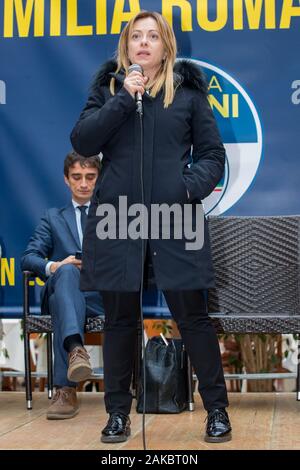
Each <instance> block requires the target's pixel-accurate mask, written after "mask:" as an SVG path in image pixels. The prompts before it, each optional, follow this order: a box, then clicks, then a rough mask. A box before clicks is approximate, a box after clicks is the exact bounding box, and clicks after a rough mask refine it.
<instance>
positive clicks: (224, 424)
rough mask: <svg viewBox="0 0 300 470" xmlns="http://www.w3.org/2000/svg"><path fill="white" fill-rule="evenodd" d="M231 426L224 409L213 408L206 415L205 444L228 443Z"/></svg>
mask: <svg viewBox="0 0 300 470" xmlns="http://www.w3.org/2000/svg"><path fill="white" fill-rule="evenodd" d="M231 438H232V436H231V425H230V421H229V417H228V414H227V411H226V410H225V408H215V409H213V410H210V411H209V412H208V413H207V425H206V435H205V438H204V440H205V441H206V442H226V441H230V440H231Z"/></svg>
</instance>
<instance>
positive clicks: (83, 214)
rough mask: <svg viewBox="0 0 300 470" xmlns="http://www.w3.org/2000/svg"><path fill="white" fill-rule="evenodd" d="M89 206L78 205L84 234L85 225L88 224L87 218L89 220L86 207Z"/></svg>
mask: <svg viewBox="0 0 300 470" xmlns="http://www.w3.org/2000/svg"><path fill="white" fill-rule="evenodd" d="M87 208H88V206H78V209H79V210H80V212H81V214H80V223H81V230H82V235H83V234H84V231H85V226H86V220H87V214H86V209H87Z"/></svg>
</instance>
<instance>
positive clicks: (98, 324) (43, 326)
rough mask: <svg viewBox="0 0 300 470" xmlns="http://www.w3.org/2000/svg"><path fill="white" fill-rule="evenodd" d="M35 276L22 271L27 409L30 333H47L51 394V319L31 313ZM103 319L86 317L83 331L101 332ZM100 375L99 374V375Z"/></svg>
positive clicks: (29, 405) (29, 400) (29, 399)
mask: <svg viewBox="0 0 300 470" xmlns="http://www.w3.org/2000/svg"><path fill="white" fill-rule="evenodd" d="M34 277H35V274H34V273H32V272H30V271H23V328H24V354H25V387H26V403H27V409H28V410H31V409H32V386H31V376H32V374H31V363H30V346H29V339H30V334H31V333H46V334H47V383H48V398H52V394H53V350H52V333H53V327H52V321H51V316H50V315H42V314H38V315H36V314H35V315H33V314H32V313H31V312H30V301H29V281H30V280H31V279H33V278H34ZM103 328H104V319H103V317H102V316H99V317H91V318H87V321H86V325H85V331H86V332H87V333H102V332H103ZM99 377H100V375H99Z"/></svg>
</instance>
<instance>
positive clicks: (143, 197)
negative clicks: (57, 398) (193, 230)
mask: <svg viewBox="0 0 300 470" xmlns="http://www.w3.org/2000/svg"><path fill="white" fill-rule="evenodd" d="M140 104H141V103H140ZM137 114H138V117H139V124H140V143H141V147H140V149H141V153H140V183H141V192H142V207H143V210H144V205H145V204H144V203H145V192H144V129H143V108H142V106H137ZM145 215H146V214H143V217H142V220H144V217H145ZM146 240H147V239H146ZM146 243H147V241H146ZM145 251H146V250H145V241H144V238H143V226H142V256H141V259H142V266H141V268H142V273H141V288H140V322H141V333H142V364H143V374H142V375H143V417H142V435H143V449H144V450H147V446H146V430H145V413H146V360H145V359H146V358H145V335H144V314H143V289H144V270H145V259H144V258H145ZM138 346H139V344H138ZM139 352H140V351H138V353H139ZM139 359H140V358H138V360H139ZM138 370H139V368H138ZM138 381H139V377H138ZM136 389H137V392H139V387H138V386H136ZM137 395H138V394H137ZM138 398H139V397H138V396H137V397H136V399H137V400H138Z"/></svg>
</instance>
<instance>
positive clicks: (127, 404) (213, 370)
mask: <svg viewBox="0 0 300 470" xmlns="http://www.w3.org/2000/svg"><path fill="white" fill-rule="evenodd" d="M163 293H164V296H165V299H166V301H167V304H168V307H169V310H170V312H171V313H172V315H173V318H174V320H175V321H176V323H177V326H178V329H179V331H180V334H181V336H182V339H183V341H184V344H185V347H186V350H187V353H188V355H189V357H190V360H191V363H192V365H193V367H194V370H195V373H196V375H197V378H198V381H199V393H200V395H201V398H202V401H203V405H204V407H205V409H206V410H207V411H209V410H211V409H213V408H223V407H226V406H228V399H227V391H226V385H225V380H224V374H223V368H222V361H221V355H220V348H219V343H218V339H217V335H216V332H215V329H214V327H213V326H212V323H211V320H210V319H209V317H208V315H207V308H206V303H205V298H204V295H203V292H202V291H201V290H185V291H163ZM101 294H102V296H103V303H104V309H105V316H106V319H105V329H104V346H103V360H104V391H105V395H104V399H105V406H106V411H107V413H114V412H119V413H123V414H126V415H128V414H129V413H130V409H131V403H132V395H131V392H130V383H131V377H132V370H133V362H134V353H135V345H136V336H137V321H138V318H139V304H140V303H139V295H140V294H139V292H111V291H102V292H101Z"/></svg>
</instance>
